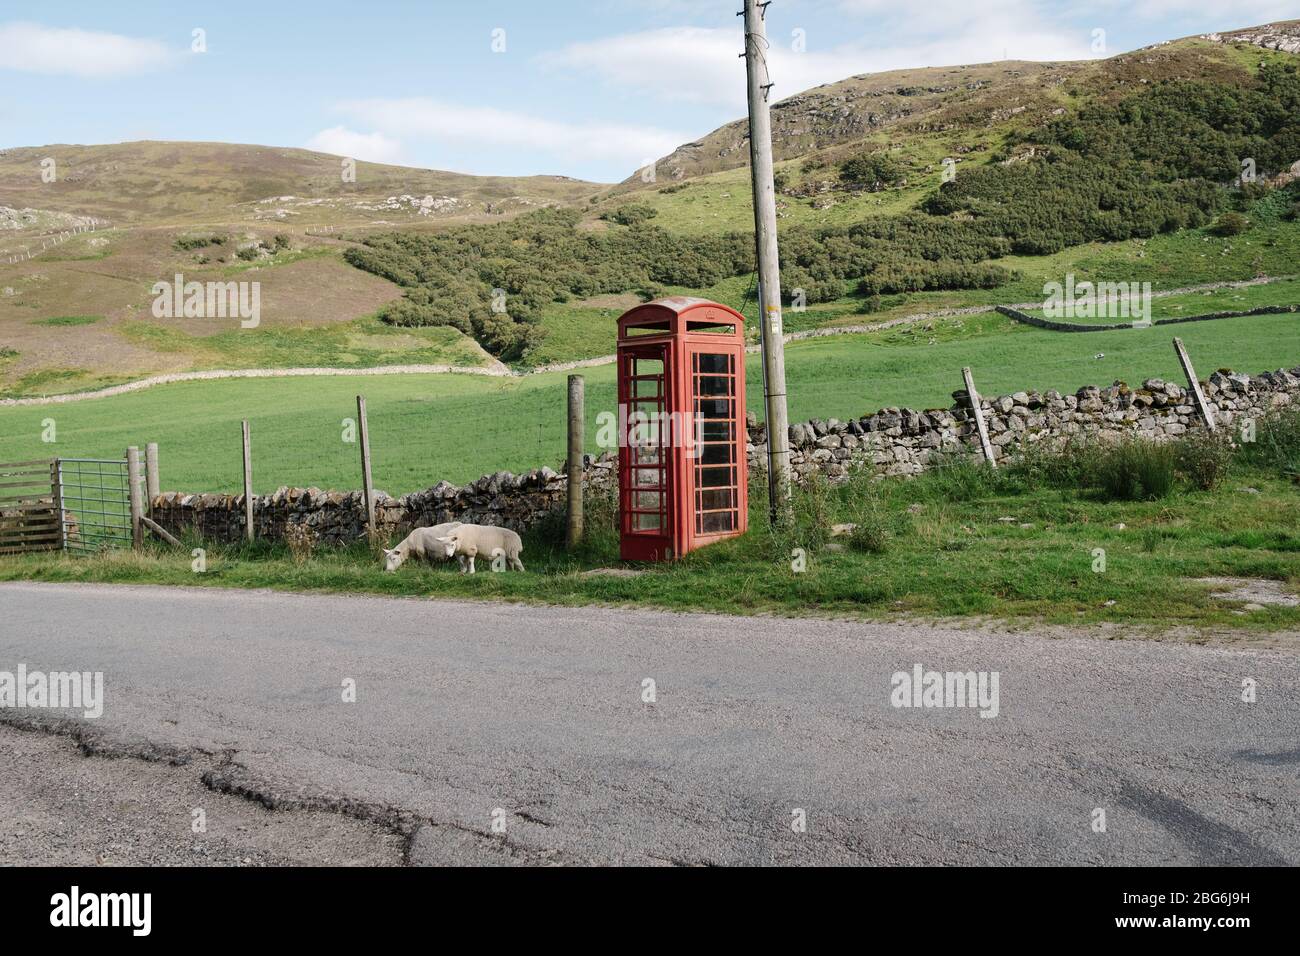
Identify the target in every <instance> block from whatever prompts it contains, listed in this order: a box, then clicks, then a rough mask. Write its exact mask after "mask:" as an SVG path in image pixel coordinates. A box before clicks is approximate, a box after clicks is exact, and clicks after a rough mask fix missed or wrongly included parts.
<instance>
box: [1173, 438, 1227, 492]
mask: <svg viewBox="0 0 1300 956" xmlns="http://www.w3.org/2000/svg"><path fill="white" fill-rule="evenodd" d="M1176 447H1177V451H1178V455H1177V460H1178V473H1179V474H1180V475H1182V476H1183V477H1184V478H1185V479H1186V480H1187V481H1188V482H1190V483H1191V484H1192V486H1193V487H1195V488H1198V489H1200V490H1201V491H1213V490H1214V489H1215V488H1217V487H1219V485H1221V484H1222V483H1223V480H1224V479H1225V478H1226V477H1227V476H1228V469H1229V468H1230V467H1231V465H1232V439H1231V438H1229V437H1228V436H1227V435H1226V434H1225V433H1223V432H1208V431H1206V432H1196V433H1194V434H1191V435H1188V436H1186V437H1185V438H1182V439H1180V440H1179V441H1178V443H1177V446H1176Z"/></svg>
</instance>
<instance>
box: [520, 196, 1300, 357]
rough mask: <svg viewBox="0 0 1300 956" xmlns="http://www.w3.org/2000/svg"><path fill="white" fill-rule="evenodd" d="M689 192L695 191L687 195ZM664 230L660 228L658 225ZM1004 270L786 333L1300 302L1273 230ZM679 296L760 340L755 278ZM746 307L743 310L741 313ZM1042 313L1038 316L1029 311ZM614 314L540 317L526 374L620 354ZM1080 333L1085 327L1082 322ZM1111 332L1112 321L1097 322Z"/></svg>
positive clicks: (843, 303) (837, 304)
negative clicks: (1088, 296)
mask: <svg viewBox="0 0 1300 956" xmlns="http://www.w3.org/2000/svg"><path fill="white" fill-rule="evenodd" d="M685 191H686V192H689V189H687V190H685ZM655 222H656V223H657V222H658V220H657V219H656V220H655ZM997 261H998V263H999V264H1000V265H1003V266H1005V267H1006V268H1008V269H1011V270H1013V271H1015V272H1017V273H1019V276H1020V277H1019V278H1018V279H1016V280H1014V281H1012V282H1010V283H1008V284H1006V285H1004V286H1001V287H999V288H997V289H969V290H956V291H949V292H916V293H909V294H901V295H889V296H884V297H883V302H882V306H883V307H882V308H881V309H880V310H879V311H877V312H867V311H866V309H865V307H864V306H865V302H866V300H865V299H864V298H863V297H861V296H859V295H857V294H855V292H854V289H855V287H856V285H857V283H856V282H852V281H849V282H845V284H844V293H845V294H844V296H843V297H842V298H840V299H837V300H835V301H834V302H826V303H816V304H812V305H809V306H808V307H807V308H806V309H805V310H803V311H796V310H795V309H793V308H787V309H786V311H785V313H784V316H783V318H784V321H785V328H786V331H788V332H799V331H803V330H806V329H818V328H826V327H830V326H837V325H864V324H871V323H877V322H886V321H888V320H890V319H897V318H901V317H903V316H909V315H915V314H917V313H921V312H933V311H938V310H942V309H957V308H966V307H971V306H993V305H998V304H1007V303H1017V302H1019V303H1032V302H1042V301H1043V299H1044V293H1043V286H1044V285H1045V284H1046V283H1048V282H1062V283H1064V282H1065V278H1066V276H1067V275H1068V274H1071V273H1073V274H1074V276H1075V281H1076V282H1080V281H1083V280H1085V279H1087V280H1092V281H1110V282H1150V283H1151V287H1152V290H1153V291H1155V292H1159V291H1162V290H1168V289H1180V288H1185V287H1187V286H1194V285H1202V284H1208V283H1213V282H1239V281H1243V280H1246V279H1252V278H1254V277H1255V276H1257V275H1261V274H1262V275H1269V276H1278V277H1282V278H1280V279H1279V280H1278V281H1275V282H1270V283H1267V284H1264V285H1259V286H1250V287H1247V288H1244V289H1221V290H1216V291H1213V292H1210V293H1200V292H1197V293H1189V294H1185V295H1178V296H1169V297H1165V298H1160V299H1154V300H1153V301H1152V315H1153V317H1154V318H1170V317H1177V316H1180V315H1196V314H1201V313H1205V312H1222V311H1246V310H1249V309H1253V308H1258V307H1259V306H1264V305H1293V304H1297V303H1300V278H1297V276H1296V275H1295V271H1296V268H1297V263H1300V225H1298V224H1296V223H1289V222H1278V221H1269V222H1265V223H1263V224H1261V225H1258V226H1256V227H1255V228H1254V229H1252V230H1251V231H1250V232H1249V233H1247V234H1246V235H1245V236H1238V237H1235V238H1234V239H1222V238H1220V237H1217V236H1213V235H1210V234H1209V233H1208V232H1207V231H1206V230H1200V229H1192V230H1186V231H1183V232H1179V233H1172V234H1169V235H1163V236H1156V237H1154V238H1152V239H1146V240H1133V241H1131V242H1119V243H1092V244H1089V245H1084V246H1075V247H1072V248H1070V249H1066V250H1064V251H1062V252H1059V253H1056V254H1054V255H1050V256H1008V257H1007V258H1005V259H1000V260H997ZM668 291H669V292H673V293H681V294H689V295H700V296H704V297H705V298H710V299H713V300H715V301H717V302H722V303H724V304H726V305H729V306H731V307H732V308H734V309H740V310H741V311H742V312H743V314H744V316H745V319H746V322H747V327H748V331H749V332H750V337H751V339H753V340H754V341H757V338H756V323H757V321H758V306H757V303H756V301H755V298H754V291H753V277H752V276H735V277H732V278H729V279H724V280H723V281H722V282H719V283H718V284H717V285H714V286H711V287H709V288H707V289H685V288H671V289H669V290H668ZM742 303H743V304H744V307H743V308H742ZM1030 311H1031V312H1041V310H1033V309H1031V310H1030ZM616 317H617V310H611V309H594V308H587V307H584V306H583V305H581V304H578V303H566V304H563V305H561V304H555V305H552V306H550V307H549V308H548V309H547V310H546V312H545V313H544V315H543V318H542V323H541V326H542V329H543V331H544V333H545V336H544V338H543V339H542V341H541V342H540V344H539V345H538V346H536V347H535V348H534V349H532V350H531V351H530V352H529V353H528V355H527V356H525V361H524V363H523V364H524V365H526V366H535V365H542V364H546V363H550V362H561V361H569V360H573V359H581V358H590V357H592V356H596V355H607V354H610V353H611V352H612V351H613V346H614V331H613V329H614V326H613V321H612V320H613V318H616ZM1078 321H1079V322H1080V323H1081V324H1085V323H1087V322H1088V320H1087V319H1081V320H1078ZM1095 321H1097V322H1098V324H1107V322H1108V321H1110V320H1095Z"/></svg>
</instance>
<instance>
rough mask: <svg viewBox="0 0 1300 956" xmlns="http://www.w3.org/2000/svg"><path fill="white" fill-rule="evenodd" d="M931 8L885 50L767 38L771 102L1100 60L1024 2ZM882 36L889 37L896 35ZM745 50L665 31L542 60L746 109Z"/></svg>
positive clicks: (814, 39)
mask: <svg viewBox="0 0 1300 956" xmlns="http://www.w3.org/2000/svg"><path fill="white" fill-rule="evenodd" d="M936 2H937V3H938V4H939V7H940V10H941V13H942V14H944V15H943V16H940V17H936V18H931V17H929V16H928V15H927V16H926V17H925V18H923V21H924V24H925V25H926V26H927V27H928V28H929V29H928V30H927V31H926V36H925V37H922V36H918V35H913V32H912V31H913V28H912V27H911V26H904V27H903V28H902V32H903V33H904V34H906V35H905V36H904V37H903V38H902V42H898V41H895V42H891V43H889V44H888V45H872V44H869V43H865V42H861V41H859V42H849V43H844V42H840V43H838V44H836V43H835V41H836V40H840V39H841V38H839V37H835V38H829V37H823V36H819V35H818V34H817V32H816V31H815V30H810V31H808V32H807V33H806V34H805V35H804V36H805V51H804V52H796V51H795V49H794V45H795V44H794V39H795V38H794V36H793V34H792V33H782V32H779V31H777V30H775V29H773V30H772V31H771V32H770V33H769V35H768V41H769V43H770V48H769V49H768V51H767V62H768V69H769V73H770V77H771V79H772V81H773V82H774V83H775V86H774V87H773V92H774V95H775V97H776V98H777V99H784V98H785V97H788V96H792V95H794V94H795V93H799V92H801V91H803V90H806V89H810V88H811V87H814V86H819V85H821V84H823V83H833V82H836V81H838V80H842V79H845V78H846V77H850V76H855V75H858V74H862V73H880V72H885V71H888V70H898V69H908V68H916V67H922V66H953V65H963V64H969V63H988V62H991V61H994V60H1002V59H1027V60H1067V59H1084V58H1087V57H1091V56H1095V55H1096V54H1094V53H1092V52H1091V50H1090V49H1089V44H1090V42H1091V36H1090V35H1089V34H1088V33H1087V32H1086V31H1083V30H1068V31H1067V30H1060V29H1051V28H1048V27H1045V26H1044V25H1042V24H1041V23H1040V22H1039V21H1038V20H1037V18H1035V17H1033V16H1031V15H1030V12H1031V11H1029V10H1028V6H1027V5H1026V4H1025V3H1024V0H989V6H987V7H984V6H981V5H980V4H978V3H975V2H972V0H936ZM844 4H845V6H846V7H847V6H852V7H854V8H855V9H856V11H857V12H861V13H869V12H871V11H872V10H875V9H877V8H880V9H882V10H883V9H884V7H885V4H883V3H881V2H880V0H844ZM888 6H890V7H892V8H894V9H897V2H896V0H889V4H888ZM945 17H946V19H945ZM903 19H904V20H906V18H903ZM792 29H793V28H792ZM873 33H874V31H873ZM875 35H876V36H879V35H880V34H879V33H875ZM886 35H893V34H892V31H890V33H889V34H886ZM833 44H834V45H833ZM743 49H744V41H743V39H742V33H741V31H740V29H738V28H736V29H714V28H704V27H666V28H663V29H658V30H647V31H644V32H640V33H628V34H622V35H619V36H612V37H606V38H603V39H600V40H593V41H589V42H583V43H574V44H571V45H569V46H567V47H565V48H563V49H561V50H559V51H556V52H553V53H548V54H544V55H543V56H542V57H541V61H542V63H543V64H544V65H545V66H547V67H549V68H552V69H564V70H578V71H585V72H589V73H593V74H596V75H597V76H599V77H601V78H602V79H603V80H605V81H607V82H611V83H615V84H618V85H620V86H625V87H629V88H632V89H636V90H640V91H642V92H643V93H645V94H646V95H649V96H655V97H658V98H661V99H666V100H684V101H694V102H700V103H715V104H722V105H725V106H728V107H730V108H732V109H735V110H737V111H743V110H744V107H745V71H744V63H743V61H741V60H740V59H739V58H738V56H737V54H739V53H740V52H741V51H742V50H743Z"/></svg>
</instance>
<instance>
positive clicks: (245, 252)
mask: <svg viewBox="0 0 1300 956" xmlns="http://www.w3.org/2000/svg"><path fill="white" fill-rule="evenodd" d="M261 254H262V248H261V246H244V248H242V249H240V250H239V251H238V252H236V253H235V255H237V256H239V258H241V259H243V260H244V261H245V262H252V261H253V260H254V259H256V258H258V257H259V256H261Z"/></svg>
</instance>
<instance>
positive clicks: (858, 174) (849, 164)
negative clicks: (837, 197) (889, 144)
mask: <svg viewBox="0 0 1300 956" xmlns="http://www.w3.org/2000/svg"><path fill="white" fill-rule="evenodd" d="M902 181H903V168H902V167H901V166H899V165H898V163H896V162H894V160H892V159H890V158H889V157H888V156H886V155H885V154H884V153H868V154H867V155H865V156H854V157H853V158H852V159H849V160H846V161H845V162H843V163H840V182H842V183H845V184H847V185H850V186H859V187H863V188H866V189H869V190H871V191H872V192H878V191H879V190H881V189H887V188H888V187H890V186H894V185H896V184H898V183H900V182H902Z"/></svg>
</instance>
